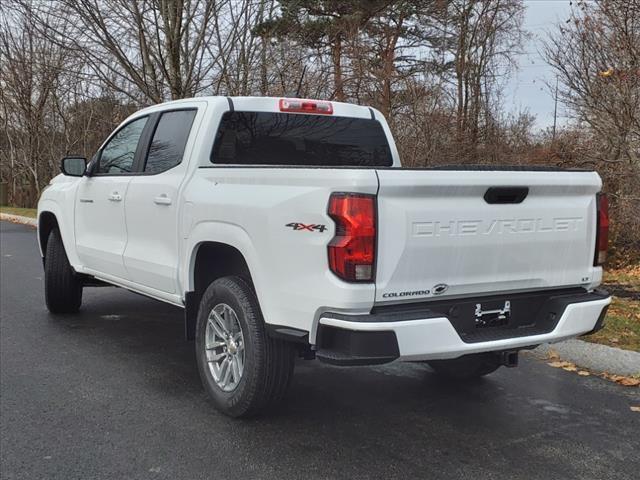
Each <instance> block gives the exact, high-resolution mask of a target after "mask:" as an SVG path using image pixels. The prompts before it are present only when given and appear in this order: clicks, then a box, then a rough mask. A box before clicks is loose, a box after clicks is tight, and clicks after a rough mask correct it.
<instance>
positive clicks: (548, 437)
mask: <svg viewBox="0 0 640 480" xmlns="http://www.w3.org/2000/svg"><path fill="white" fill-rule="evenodd" d="M0 229H1V231H0V241H1V242H0V243H1V249H0V252H1V257H0V258H1V284H0V287H1V297H0V302H1V303H0V306H1V307H0V308H1V320H0V349H1V351H0V361H1V363H0V382H1V384H0V420H1V431H0V436H1V443H0V447H1V452H0V455H1V458H0V461H1V465H0V477H1V478H2V479H3V480H9V479H15V478H24V479H53V478H56V479H65V480H70V479H76V478H77V479H93V478H105V479H107V478H109V479H111V478H113V479H124V478H132V479H133V478H135V479H137V478H148V479H156V478H167V479H182V478H184V479H200V478H218V479H220V478H229V479H243V478H268V479H288V478H292V479H302V478H304V479H315V478H329V479H336V478H453V479H459V478H460V479H462V478H470V479H474V480H477V479H501V478H505V479H510V480H511V479H515V478H540V479H545V480H549V479H569V478H576V479H577V478H579V479H590V478H593V479H599V480H601V479H608V478H628V479H632V478H633V479H636V480H637V479H638V478H640V475H639V473H638V472H640V413H634V412H632V411H631V410H630V409H629V407H630V406H632V405H640V392H639V390H638V389H629V388H624V387H620V386H617V385H615V384H612V383H610V382H607V381H605V380H602V379H599V378H596V377H579V376H577V375H575V374H572V373H568V372H565V371H562V370H558V369H554V368H551V367H549V366H547V365H545V364H544V363H541V362H540V361H538V360H535V359H533V358H531V357H525V358H523V359H522V360H521V366H520V367H518V368H515V369H508V370H507V369H501V370H500V371H498V372H496V373H495V374H493V375H491V376H490V377H488V378H486V379H484V380H481V381H478V382H475V383H467V384H449V383H443V382H442V381H439V380H438V379H437V378H436V377H435V376H434V375H432V374H431V373H429V372H428V370H427V368H426V367H424V366H422V365H417V364H392V365H389V366H385V367H376V368H365V367H360V368H338V367H329V366H325V365H322V364H320V363H319V362H305V361H301V362H300V363H299V365H297V371H296V376H295V378H294V383H293V385H292V388H291V390H290V392H289V394H288V396H287V398H286V401H285V403H284V404H283V405H282V406H281V408H279V409H278V410H276V411H275V412H273V413H272V414H271V416H268V417H264V418H259V419H253V420H249V421H242V420H231V419H229V418H226V417H224V416H223V415H221V414H219V413H217V412H216V410H214V409H213V407H212V406H211V405H210V404H209V403H208V401H207V399H206V397H205V394H204V392H203V390H202V388H201V386H200V380H199V378H198V373H197V371H196V365H195V357H194V353H193V344H192V343H188V342H185V341H184V340H183V337H182V323H181V319H182V317H181V311H180V310H179V309H177V308H174V307H171V306H166V305H163V304H161V303H159V302H156V301H153V300H148V299H146V298H143V297H141V296H137V295H134V294H132V293H128V292H126V291H123V290H119V289H115V288H93V289H87V290H85V300H84V304H83V307H82V310H81V313H80V314H78V315H75V316H63V317H54V316H52V315H50V314H48V313H47V311H46V309H45V306H44V300H43V282H42V265H41V262H40V258H39V256H38V253H37V247H36V240H35V231H34V230H33V229H31V228H29V227H25V226H19V225H13V224H8V223H5V222H3V223H1V224H0Z"/></svg>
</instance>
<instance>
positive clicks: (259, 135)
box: [38, 97, 610, 417]
mask: <svg viewBox="0 0 640 480" xmlns="http://www.w3.org/2000/svg"><path fill="white" fill-rule="evenodd" d="M61 170H62V174H61V175H58V176H57V177H55V178H54V179H53V180H52V181H51V183H50V185H49V186H48V187H47V188H46V189H45V190H44V192H43V194H42V196H41V199H40V202H39V205H38V239H39V244H40V248H41V254H42V257H43V263H44V270H45V299H46V304H47V307H48V309H49V310H50V311H51V312H52V313H54V314H63V313H73V312H76V311H78V309H79V308H80V305H81V302H82V291H83V288H84V287H85V286H104V285H114V286H118V287H122V288H126V289H128V290H131V291H134V292H137V293H140V294H143V295H146V296H149V297H152V298H155V299H157V300H160V301H163V302H167V303H170V304H173V305H177V306H179V307H182V308H183V309H184V324H185V333H186V336H187V338H189V339H195V349H196V354H197V362H198V368H199V372H200V375H201V378H202V382H203V385H204V388H205V390H206V391H207V393H208V394H209V396H210V397H211V399H212V401H213V403H214V405H215V406H216V407H217V408H219V409H220V410H222V411H223V412H224V413H226V414H228V415H231V416H236V417H239V416H246V415H252V414H256V413H258V412H260V411H262V410H264V409H265V408H266V407H268V406H270V405H272V404H274V403H275V402H277V401H278V400H280V399H281V398H282V397H283V396H284V394H285V392H286V390H287V387H288V385H289V383H290V381H291V378H292V374H293V369H294V362H295V359H296V357H297V356H298V357H302V358H307V359H311V358H317V359H319V360H321V361H324V362H328V363H331V364H335V365H370V364H381V363H386V362H391V361H394V360H400V361H412V362H414V361H415V362H426V363H428V364H429V365H430V366H431V367H432V369H433V370H434V371H435V372H436V373H437V374H441V375H445V376H449V377H454V378H459V379H466V378H471V377H478V376H481V375H486V374H488V373H491V372H493V371H494V370H496V369H497V368H499V367H500V366H503V365H505V366H515V365H516V363H517V358H518V352H519V351H520V350H522V349H527V348H532V347H534V346H536V345H539V344H541V343H545V342H557V341H561V340H564V339H567V338H571V337H576V336H579V335H583V334H587V333H589V332H593V331H596V330H598V329H599V328H601V326H602V323H603V318H604V315H605V312H606V309H607V306H608V304H609V303H610V297H609V295H608V294H607V293H606V292H604V291H602V290H599V289H597V288H596V287H597V286H598V285H599V284H600V282H601V279H602V268H601V264H602V263H603V261H604V259H605V256H606V248H607V235H608V224H609V219H608V212H607V201H606V197H605V196H604V195H603V194H601V193H600V189H601V185H602V184H601V180H600V177H599V176H598V174H597V173H595V172H588V171H578V170H572V171H563V170H559V169H554V168H527V167H510V168H508V167H502V168H500V167H497V168H495V167H483V166H453V167H447V168H442V167H436V168H408V169H405V168H400V159H399V155H398V151H397V149H396V146H395V143H394V140H393V138H392V136H391V133H390V130H389V127H388V125H387V123H386V121H385V119H384V118H383V116H382V115H381V114H380V112H378V111H376V110H375V109H372V108H368V107H363V106H357V105H350V104H345V103H338V102H327V101H319V100H302V99H289V98H280V99H278V98H258V97H235V98H227V97H204V98H195V99H187V100H180V101H174V102H169V103H164V104H161V105H156V106H152V107H150V108H145V109H144V110H141V111H139V112H137V113H135V114H133V115H131V116H130V117H129V118H127V119H126V120H125V121H124V122H123V123H122V124H121V125H120V126H118V128H116V130H115V131H114V132H113V133H112V134H111V135H110V136H109V137H108V138H107V139H106V141H105V142H104V144H103V145H102V147H101V148H100V149H99V150H98V152H97V153H96V155H95V156H94V157H93V159H92V160H91V162H87V160H86V159H85V158H82V157H78V156H70V157H65V158H64V159H63V160H62V163H61Z"/></svg>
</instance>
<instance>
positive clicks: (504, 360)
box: [496, 350, 518, 368]
mask: <svg viewBox="0 0 640 480" xmlns="http://www.w3.org/2000/svg"><path fill="white" fill-rule="evenodd" d="M496 355H498V361H499V362H500V365H504V366H505V367H508V368H513V367H517V366H518V351H517V350H510V351H506V352H497V353H496Z"/></svg>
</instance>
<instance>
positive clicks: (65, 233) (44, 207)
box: [38, 198, 83, 271]
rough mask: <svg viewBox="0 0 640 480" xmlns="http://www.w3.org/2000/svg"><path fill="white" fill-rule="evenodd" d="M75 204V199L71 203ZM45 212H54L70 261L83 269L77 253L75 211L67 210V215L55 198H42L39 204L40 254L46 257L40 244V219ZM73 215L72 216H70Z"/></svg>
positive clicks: (75, 266)
mask: <svg viewBox="0 0 640 480" xmlns="http://www.w3.org/2000/svg"><path fill="white" fill-rule="evenodd" d="M71 204H72V205H73V201H72V203H71ZM45 212H49V213H52V214H53V215H54V216H55V217H56V220H57V222H58V227H59V228H60V235H61V236H62V244H63V245H64V250H65V252H66V253H67V258H68V259H69V263H70V264H71V266H72V267H73V268H74V270H76V271H82V269H83V266H82V264H81V263H80V259H79V258H78V255H77V254H76V248H75V245H76V235H75V228H74V225H73V223H74V214H75V212H67V214H66V215H65V214H64V213H63V211H62V208H61V207H60V205H59V204H58V202H56V201H55V200H52V199H48V198H43V199H41V200H40V203H39V204H38V248H39V249H40V255H41V256H42V257H44V251H43V250H42V246H41V244H40V221H41V217H42V214H43V213H45ZM69 217H71V218H69Z"/></svg>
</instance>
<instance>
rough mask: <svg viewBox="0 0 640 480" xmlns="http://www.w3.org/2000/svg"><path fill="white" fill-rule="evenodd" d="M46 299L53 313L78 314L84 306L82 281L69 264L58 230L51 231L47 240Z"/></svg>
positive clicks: (45, 267)
mask: <svg viewBox="0 0 640 480" xmlns="http://www.w3.org/2000/svg"><path fill="white" fill-rule="evenodd" d="M44 297H45V302H46V304H47V308H48V309H49V311H50V312H51V313H76V312H77V311H78V310H79V309H80V305H81V304H82V281H81V280H80V279H79V278H78V277H77V275H76V273H75V272H74V271H73V268H71V265H70V264H69V259H68V258H67V254H66V252H65V250H64V245H63V244H62V237H61V236H60V231H59V230H58V229H57V228H55V229H53V230H52V231H51V233H50V234H49V238H48V239H47V249H46V253H45V260H44Z"/></svg>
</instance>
